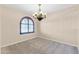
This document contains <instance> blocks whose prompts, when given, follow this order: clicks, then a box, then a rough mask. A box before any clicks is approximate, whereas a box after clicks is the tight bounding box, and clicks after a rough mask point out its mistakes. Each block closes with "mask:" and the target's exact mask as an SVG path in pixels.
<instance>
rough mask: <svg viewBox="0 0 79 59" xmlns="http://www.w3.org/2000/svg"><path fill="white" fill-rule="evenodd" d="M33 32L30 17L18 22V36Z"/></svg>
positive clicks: (32, 22)
mask: <svg viewBox="0 0 79 59" xmlns="http://www.w3.org/2000/svg"><path fill="white" fill-rule="evenodd" d="M33 32H34V21H33V20H32V19H31V18H30V17H23V18H22V19H21V21H20V34H27V33H33Z"/></svg>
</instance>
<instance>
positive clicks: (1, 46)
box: [1, 37, 36, 48]
mask: <svg viewBox="0 0 79 59" xmlns="http://www.w3.org/2000/svg"><path fill="white" fill-rule="evenodd" d="M34 38H36V37H33V38H31V39H34ZM31 39H30V40H31ZM28 40H29V39H28ZM23 41H26V40H21V41H18V42H13V43H10V44H7V45H3V46H1V48H3V47H7V46H10V45H14V44H17V43H20V42H23Z"/></svg>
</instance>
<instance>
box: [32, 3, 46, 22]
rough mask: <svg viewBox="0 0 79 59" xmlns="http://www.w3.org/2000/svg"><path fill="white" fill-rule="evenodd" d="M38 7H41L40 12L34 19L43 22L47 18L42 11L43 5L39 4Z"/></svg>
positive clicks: (34, 15) (35, 14)
mask: <svg viewBox="0 0 79 59" xmlns="http://www.w3.org/2000/svg"><path fill="white" fill-rule="evenodd" d="M38 7H39V10H38V12H35V13H34V14H33V17H34V18H35V19H38V20H39V21H41V20H42V19H44V18H46V14H45V13H43V12H42V11H41V4H38Z"/></svg>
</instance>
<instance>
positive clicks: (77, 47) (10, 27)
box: [0, 4, 79, 54]
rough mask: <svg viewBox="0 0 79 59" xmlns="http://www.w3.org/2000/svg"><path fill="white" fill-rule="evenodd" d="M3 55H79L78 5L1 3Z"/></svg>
mask: <svg viewBox="0 0 79 59" xmlns="http://www.w3.org/2000/svg"><path fill="white" fill-rule="evenodd" d="M0 53H1V54H78V53H79V5H78V4H1V5H0Z"/></svg>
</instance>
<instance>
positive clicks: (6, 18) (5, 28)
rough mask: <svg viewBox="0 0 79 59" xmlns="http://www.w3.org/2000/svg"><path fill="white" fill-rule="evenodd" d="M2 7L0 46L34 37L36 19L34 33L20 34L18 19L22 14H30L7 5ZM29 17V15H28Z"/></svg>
mask: <svg viewBox="0 0 79 59" xmlns="http://www.w3.org/2000/svg"><path fill="white" fill-rule="evenodd" d="M0 9H2V11H1V12H2V14H1V15H0V16H2V19H0V21H1V23H2V24H1V23H0V24H1V30H2V31H1V32H2V33H1V35H2V39H1V45H0V46H1V47H4V46H8V45H11V44H15V43H18V42H21V41H25V40H29V39H32V38H35V37H36V34H37V26H36V24H37V21H35V20H34V19H33V20H34V22H35V28H36V29H35V33H31V34H24V35H20V32H19V31H20V20H21V18H22V17H23V16H29V15H30V14H28V13H24V12H21V11H19V10H14V9H11V8H7V7H4V6H2V7H0ZM30 17H31V16H30Z"/></svg>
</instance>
